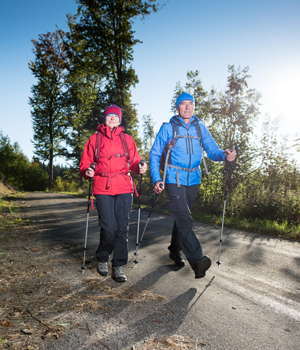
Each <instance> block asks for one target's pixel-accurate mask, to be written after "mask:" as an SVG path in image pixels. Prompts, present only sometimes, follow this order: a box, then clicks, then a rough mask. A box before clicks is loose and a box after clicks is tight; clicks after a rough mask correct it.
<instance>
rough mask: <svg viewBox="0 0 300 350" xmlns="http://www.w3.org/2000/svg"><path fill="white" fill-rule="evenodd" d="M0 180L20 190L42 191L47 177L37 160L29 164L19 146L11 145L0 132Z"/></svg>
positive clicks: (45, 186)
mask: <svg viewBox="0 0 300 350" xmlns="http://www.w3.org/2000/svg"><path fill="white" fill-rule="evenodd" d="M0 179H1V181H4V182H7V183H9V184H11V185H13V186H16V187H17V188H19V189H20V190H24V191H43V190H45V189H46V188H47V180H48V176H47V173H46V172H45V171H43V168H42V165H41V164H40V163H39V162H38V161H37V160H33V161H32V162H30V161H29V159H28V158H27V157H26V156H25V155H24V153H23V152H22V151H21V149H20V146H19V144H18V143H14V144H13V145H12V144H11V142H10V139H9V137H8V136H4V135H3V133H2V131H0Z"/></svg>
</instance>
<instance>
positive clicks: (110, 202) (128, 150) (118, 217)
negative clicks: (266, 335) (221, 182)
mask: <svg viewBox="0 0 300 350" xmlns="http://www.w3.org/2000/svg"><path fill="white" fill-rule="evenodd" d="M121 122H122V111H121V109H120V108H119V107H118V106H116V105H111V106H108V107H107V108H106V109H105V111H104V120H103V124H100V125H99V126H98V127H97V131H98V134H99V135H98V134H94V135H92V136H91V137H90V138H89V139H88V141H87V143H86V144H85V147H84V150H83V153H82V156H81V160H80V164H79V171H80V174H81V175H82V176H83V177H84V178H86V179H89V178H92V177H93V178H94V180H93V194H94V195H95V198H96V203H97V209H98V214H99V225H100V226H101V229H100V244H99V247H98V249H97V251H96V257H97V260H98V264H97V271H98V272H99V274H100V275H102V276H107V274H108V266H107V262H108V259H109V257H110V255H111V254H112V252H113V259H112V278H113V279H114V280H115V281H117V282H125V281H126V279H127V278H126V276H125V275H124V273H123V271H122V266H123V265H126V263H127V261H128V247H127V241H128V229H129V219H130V212H131V207H132V193H133V190H134V182H133V179H132V177H131V171H134V172H135V173H136V174H144V173H145V172H146V170H147V164H146V163H145V162H144V161H142V158H141V157H140V155H139V153H138V151H137V148H136V145H135V142H134V140H133V138H132V137H131V136H130V135H127V134H124V133H123V130H124V129H123V127H121V126H120V124H121ZM97 135H98V136H97ZM93 165H94V166H93ZM93 167H94V169H93Z"/></svg>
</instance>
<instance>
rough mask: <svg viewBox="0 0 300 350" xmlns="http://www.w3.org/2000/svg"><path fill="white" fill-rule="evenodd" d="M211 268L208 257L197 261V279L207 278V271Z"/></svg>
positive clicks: (195, 268)
mask: <svg viewBox="0 0 300 350" xmlns="http://www.w3.org/2000/svg"><path fill="white" fill-rule="evenodd" d="M210 266H211V260H210V258H209V257H208V256H203V257H202V258H201V259H200V260H199V261H197V264H196V266H195V267H194V272H195V278H202V277H204V276H205V271H206V270H208V269H209V268H210Z"/></svg>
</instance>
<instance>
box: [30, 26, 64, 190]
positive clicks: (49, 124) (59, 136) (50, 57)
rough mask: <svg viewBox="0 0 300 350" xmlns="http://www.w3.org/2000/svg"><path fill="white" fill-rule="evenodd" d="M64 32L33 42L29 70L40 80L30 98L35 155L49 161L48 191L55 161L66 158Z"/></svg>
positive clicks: (47, 35) (33, 88) (41, 37)
mask: <svg viewBox="0 0 300 350" xmlns="http://www.w3.org/2000/svg"><path fill="white" fill-rule="evenodd" d="M61 36H62V33H61V32H59V31H56V32H54V33H47V34H44V35H39V40H32V42H33V45H34V49H33V52H34V54H35V61H31V62H30V63H29V68H30V70H31V72H32V74H33V75H34V77H35V78H36V79H37V84H35V85H33V87H32V89H31V92H32V96H31V97H30V98H29V104H30V105H31V107H32V110H31V116H32V122H33V132H34V135H33V144H34V154H35V155H36V156H37V157H38V158H39V159H40V160H42V161H49V164H50V167H49V168H50V173H49V188H50V189H51V187H52V182H53V160H54V159H55V157H57V156H60V155H63V150H64V148H63V146H62V142H63V141H64V135H65V123H64V107H65V104H64V90H63V89H64V78H65V72H66V53H65V47H64V45H63V42H62V40H61Z"/></svg>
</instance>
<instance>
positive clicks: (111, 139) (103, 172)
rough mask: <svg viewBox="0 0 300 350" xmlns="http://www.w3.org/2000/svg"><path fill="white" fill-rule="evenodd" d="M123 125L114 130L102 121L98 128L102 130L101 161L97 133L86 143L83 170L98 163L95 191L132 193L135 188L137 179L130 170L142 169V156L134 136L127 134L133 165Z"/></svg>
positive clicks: (137, 170) (96, 192) (83, 171)
mask: <svg viewBox="0 0 300 350" xmlns="http://www.w3.org/2000/svg"><path fill="white" fill-rule="evenodd" d="M123 130H124V129H123V127H122V126H118V127H116V128H114V129H113V130H111V129H110V128H109V127H108V126H105V125H104V124H100V125H99V126H98V127H97V131H98V132H101V133H102V137H101V146H100V152H99V150H98V152H99V158H98V163H96V160H95V147H96V138H97V134H94V135H92V136H91V137H90V138H89V139H88V141H87V143H86V144H85V146H84V150H83V153H82V156H81V160H80V164H79V171H80V174H81V175H82V176H83V177H84V178H86V179H89V177H87V176H86V175H85V171H86V169H87V168H89V167H90V165H91V164H92V163H94V164H95V163H96V164H95V175H94V180H93V194H106V195H116V194H122V193H132V192H133V190H134V185H133V179H132V177H131V174H130V171H131V170H132V171H134V172H135V173H136V174H138V173H139V167H138V164H139V162H140V161H141V160H142V158H141V157H140V155H139V153H138V150H137V148H136V145H135V142H134V140H133V138H132V137H131V136H130V135H128V134H124V136H125V138H126V141H127V145H128V151H129V165H128V163H127V161H126V155H125V151H124V148H123V145H122V141H121V138H120V134H121V132H123Z"/></svg>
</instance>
